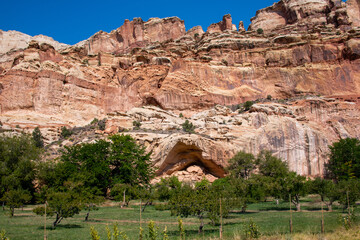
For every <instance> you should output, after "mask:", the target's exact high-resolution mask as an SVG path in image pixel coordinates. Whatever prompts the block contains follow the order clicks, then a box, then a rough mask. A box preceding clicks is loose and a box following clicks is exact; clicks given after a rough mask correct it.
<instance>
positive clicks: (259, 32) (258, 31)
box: [256, 28, 264, 34]
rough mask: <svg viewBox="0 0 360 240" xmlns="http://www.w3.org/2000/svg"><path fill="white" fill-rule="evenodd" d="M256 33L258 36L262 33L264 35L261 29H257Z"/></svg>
mask: <svg viewBox="0 0 360 240" xmlns="http://www.w3.org/2000/svg"><path fill="white" fill-rule="evenodd" d="M256 32H257V33H258V34H263V33H264V30H263V29H262V28H258V29H257V30H256Z"/></svg>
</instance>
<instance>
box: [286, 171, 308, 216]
mask: <svg viewBox="0 0 360 240" xmlns="http://www.w3.org/2000/svg"><path fill="white" fill-rule="evenodd" d="M281 185H282V189H281V190H282V191H281V196H282V198H283V199H284V200H289V197H290V200H291V202H292V203H293V204H294V205H295V207H296V211H298V212H299V211H301V205H300V197H301V196H305V195H306V194H307V193H308V190H309V189H308V188H307V186H308V185H307V184H306V178H305V177H303V176H300V175H297V174H296V173H295V172H290V173H289V174H287V176H286V177H285V178H284V180H283V182H282V184H281Z"/></svg>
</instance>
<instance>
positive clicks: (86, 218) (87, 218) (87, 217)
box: [85, 210, 90, 222]
mask: <svg viewBox="0 0 360 240" xmlns="http://www.w3.org/2000/svg"><path fill="white" fill-rule="evenodd" d="M89 215H90V210H89V211H88V212H87V213H86V215H85V222H87V221H88V220H89Z"/></svg>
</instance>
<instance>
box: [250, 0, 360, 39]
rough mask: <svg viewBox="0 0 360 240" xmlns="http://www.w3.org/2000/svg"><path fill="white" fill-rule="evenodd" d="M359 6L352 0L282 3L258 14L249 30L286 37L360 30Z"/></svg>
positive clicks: (301, 0)
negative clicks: (291, 33) (319, 30)
mask: <svg viewBox="0 0 360 240" xmlns="http://www.w3.org/2000/svg"><path fill="white" fill-rule="evenodd" d="M359 19H360V12H359V2H358V1H357V0H350V1H347V2H346V3H345V2H343V1H341V0H281V1H279V2H277V3H274V4H273V5H272V6H271V7H268V8H265V9H262V10H259V11H257V13H256V16H255V17H254V18H252V19H251V24H250V26H249V30H257V29H259V28H261V29H263V30H264V31H265V32H277V33H286V32H289V31H290V30H295V31H299V30H300V31H304V30H306V31H307V30H314V29H316V28H317V27H320V28H324V27H327V28H340V29H343V30H348V29H350V28H351V27H358V26H360V25H359V24H360V22H359Z"/></svg>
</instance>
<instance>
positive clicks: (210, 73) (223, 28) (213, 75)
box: [0, 0, 360, 179]
mask: <svg viewBox="0 0 360 240" xmlns="http://www.w3.org/2000/svg"><path fill="white" fill-rule="evenodd" d="M358 5H359V3H358V1H355V0H354V1H352V0H348V1H347V2H342V1H340V0H339V1H335V0H298V1H295V0H281V1H280V2H278V3H275V4H274V5H273V6H270V7H268V8H265V9H262V10H259V11H258V12H257V14H256V16H255V18H253V19H252V23H251V25H250V27H249V30H250V31H245V30H244V29H243V25H242V24H239V31H236V27H234V25H233V24H232V19H231V16H230V15H225V16H224V17H223V19H222V21H220V22H219V23H216V24H212V25H211V26H209V28H208V29H207V31H206V32H204V31H203V29H202V28H201V27H194V28H193V29H190V30H189V31H188V32H186V31H185V26H184V22H183V21H182V20H180V19H179V18H177V17H171V18H165V19H158V18H153V19H150V20H149V21H147V22H144V21H142V20H141V19H140V18H136V19H134V20H133V21H128V20H126V21H125V23H124V25H123V26H121V27H119V28H118V29H116V30H114V31H112V32H110V33H105V32H99V33H96V34H95V35H94V36H92V37H91V38H89V39H88V40H85V41H82V42H80V43H78V44H77V45H75V46H69V47H66V48H62V47H59V46H58V45H57V44H56V43H54V42H42V41H40V40H38V41H30V38H28V37H26V36H27V35H26V36H25V35H21V34H20V35H19V34H17V33H13V32H0V48H1V49H2V50H1V51H4V52H5V51H6V53H4V54H1V51H0V112H1V115H0V121H1V122H2V123H3V129H5V130H10V129H14V128H16V126H18V127H20V128H23V129H29V130H31V129H33V128H35V127H36V126H40V127H41V129H42V131H43V132H44V134H46V137H47V142H51V141H53V140H56V139H57V135H58V129H59V127H61V126H69V127H70V126H75V125H85V124H87V123H89V122H90V121H91V120H92V119H94V118H98V119H102V118H108V125H109V128H107V130H106V132H105V133H113V132H114V131H115V132H116V131H118V130H121V129H129V128H131V127H132V122H133V121H134V120H141V122H142V127H143V128H145V129H149V131H153V132H141V133H139V132H136V131H135V132H133V133H132V134H133V135H134V136H135V137H136V138H137V139H138V140H139V141H141V142H143V143H144V145H146V146H147V147H148V149H149V151H150V150H153V155H152V156H153V160H154V164H156V166H157V167H159V172H158V174H159V175H167V174H170V175H171V174H180V173H178V172H181V176H187V177H184V178H188V177H189V176H193V175H194V174H195V175H196V174H197V175H196V176H198V177H196V178H199V177H204V176H207V178H209V179H214V177H221V176H223V175H224V167H225V166H226V164H227V160H228V159H229V158H231V157H232V156H233V154H234V153H235V152H236V151H238V150H245V151H249V152H252V153H255V154H256V153H258V152H259V151H260V150H262V149H268V150H271V151H273V152H274V153H275V154H277V155H278V156H280V157H281V158H283V159H284V160H285V161H287V162H289V165H290V166H291V169H293V170H296V171H297V172H298V173H300V174H303V175H310V176H318V175H322V174H323V164H324V162H325V161H326V151H327V145H328V144H330V143H331V142H333V141H335V140H337V139H338V138H340V137H346V136H353V137H359V129H358V126H359V124H358V118H357V116H359V112H358V107H359V99H360V97H359V96H360V30H359V29H358V28H357V27H358V26H359V16H360V14H359V7H358ZM259 28H262V29H263V32H261V31H257V30H258V29H259ZM42 38H43V39H46V38H45V37H42ZM4 39H5V40H4ZM11 39H13V40H11ZM25 43H26V46H24V44H25ZM60 46H62V45H60ZM316 95H322V96H327V98H326V97H325V98H321V99H313V100H309V99H307V100H299V101H298V102H293V103H291V104H289V105H283V104H276V102H273V103H266V104H265V103H264V104H257V105H255V106H254V107H253V108H252V109H251V111H250V113H246V114H240V115H239V114H237V113H233V112H231V111H229V109H228V110H226V109H227V108H224V109H221V108H219V107H217V108H216V109H215V110H214V109H212V108H213V107H214V106H217V105H223V106H225V105H228V106H229V105H237V104H239V103H243V102H245V101H248V100H256V99H265V98H267V97H268V98H270V99H271V98H272V99H276V101H277V103H281V101H285V100H284V99H305V98H306V96H316ZM332 98H334V99H337V100H329V99H332ZM144 106H154V107H156V108H157V110H149V109H148V108H144V109H143V108H141V107H144ZM134 109H135V110H134ZM209 109H211V110H209ZM125 112H127V113H125ZM180 112H181V113H182V114H183V115H184V116H186V117H191V120H192V121H193V122H194V123H195V124H196V126H197V129H198V130H197V131H198V134H195V135H188V134H183V133H179V131H178V130H177V129H178V128H181V126H180V124H181V123H182V122H183V120H182V119H180V118H178V115H179V113H180ZM169 132H170V133H171V134H170V133H169ZM192 166H197V167H196V169H197V170H196V171H195V170H194V169H193V168H192ZM199 169H201V171H202V173H201V171H200V170H199ZM193 173H194V174H193ZM200 175H201V176H200ZM194 178H195V177H194Z"/></svg>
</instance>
